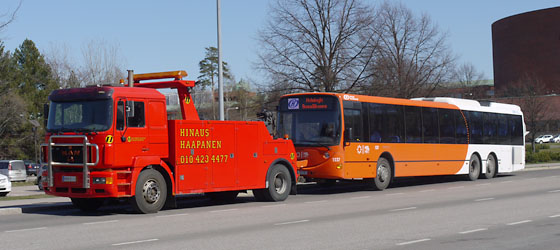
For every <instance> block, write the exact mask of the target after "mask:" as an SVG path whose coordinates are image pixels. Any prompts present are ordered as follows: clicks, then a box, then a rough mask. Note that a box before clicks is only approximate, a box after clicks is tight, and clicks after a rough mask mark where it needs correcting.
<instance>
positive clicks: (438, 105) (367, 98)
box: [285, 92, 458, 109]
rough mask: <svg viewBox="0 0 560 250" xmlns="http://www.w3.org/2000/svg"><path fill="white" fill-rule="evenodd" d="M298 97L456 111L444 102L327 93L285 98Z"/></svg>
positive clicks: (451, 105) (309, 93)
mask: <svg viewBox="0 0 560 250" xmlns="http://www.w3.org/2000/svg"><path fill="white" fill-rule="evenodd" d="M299 95H330V96H336V97H338V98H339V99H340V100H343V101H358V102H373V103H384V104H394V105H407V106H420V107H429V108H447V109H458V107H457V106H456V105H454V104H451V103H444V102H431V101H423V100H409V99H402V98H392V97H380V96H367V95H354V94H342V93H329V92H307V93H297V94H288V95H285V96H299Z"/></svg>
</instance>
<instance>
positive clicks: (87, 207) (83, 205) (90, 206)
mask: <svg viewBox="0 0 560 250" xmlns="http://www.w3.org/2000/svg"><path fill="white" fill-rule="evenodd" d="M70 200H72V204H73V205H74V206H75V207H77V208H79V209H80V210H82V211H85V212H92V211H95V210H97V209H98V208H100V207H101V206H102V205H103V202H105V199H103V198H70Z"/></svg>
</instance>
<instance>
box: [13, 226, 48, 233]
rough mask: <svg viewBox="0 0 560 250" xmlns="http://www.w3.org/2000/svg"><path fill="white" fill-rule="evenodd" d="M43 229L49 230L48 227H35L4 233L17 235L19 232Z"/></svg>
mask: <svg viewBox="0 0 560 250" xmlns="http://www.w3.org/2000/svg"><path fill="white" fill-rule="evenodd" d="M43 229H47V228H46V227H35V228H26V229H17V230H9V231H4V232H6V233H17V232H26V231H35V230H43Z"/></svg>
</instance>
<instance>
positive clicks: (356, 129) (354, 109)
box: [343, 101, 364, 142]
mask: <svg viewBox="0 0 560 250" xmlns="http://www.w3.org/2000/svg"><path fill="white" fill-rule="evenodd" d="M343 105H344V141H345V142H346V141H350V142H363V141H364V140H363V129H362V126H363V124H364V123H363V121H362V112H361V103H360V102H350V101H344V104H343Z"/></svg>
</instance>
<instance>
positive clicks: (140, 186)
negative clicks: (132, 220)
mask: <svg viewBox="0 0 560 250" xmlns="http://www.w3.org/2000/svg"><path fill="white" fill-rule="evenodd" d="M166 199H167V184H166V183H165V179H164V178H163V176H162V175H161V173H160V172H158V171H156V170H154V169H146V170H143V171H142V172H140V175H138V180H137V181H136V193H135V195H134V196H133V197H131V199H130V203H131V205H132V207H133V208H134V210H136V211H137V212H139V213H144V214H149V213H157V212H158V211H159V210H161V208H163V205H165V200H166Z"/></svg>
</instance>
